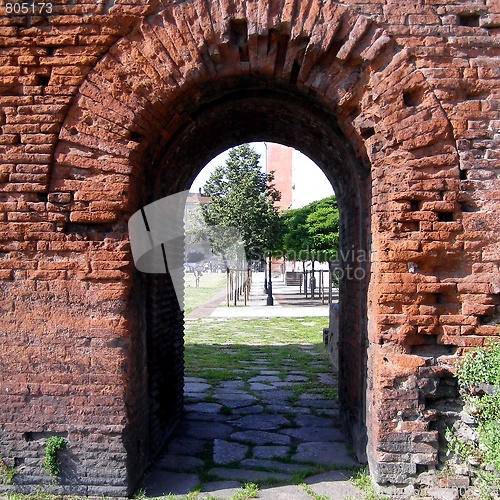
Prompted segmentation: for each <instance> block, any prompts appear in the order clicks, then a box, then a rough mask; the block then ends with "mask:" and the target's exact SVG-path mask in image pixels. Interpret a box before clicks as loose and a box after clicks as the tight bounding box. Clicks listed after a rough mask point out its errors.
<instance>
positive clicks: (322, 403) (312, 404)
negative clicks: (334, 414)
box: [296, 399, 338, 410]
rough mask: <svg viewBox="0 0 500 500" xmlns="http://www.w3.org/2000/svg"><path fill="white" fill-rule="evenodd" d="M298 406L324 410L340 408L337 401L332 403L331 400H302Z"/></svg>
mask: <svg viewBox="0 0 500 500" xmlns="http://www.w3.org/2000/svg"><path fill="white" fill-rule="evenodd" d="M296 406H303V407H305V408H317V409H318V410H320V409H321V410H323V409H325V408H338V403H337V401H332V400H331V399H301V400H300V402H297V403H296Z"/></svg>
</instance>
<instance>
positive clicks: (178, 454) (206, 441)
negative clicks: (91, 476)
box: [142, 350, 362, 500]
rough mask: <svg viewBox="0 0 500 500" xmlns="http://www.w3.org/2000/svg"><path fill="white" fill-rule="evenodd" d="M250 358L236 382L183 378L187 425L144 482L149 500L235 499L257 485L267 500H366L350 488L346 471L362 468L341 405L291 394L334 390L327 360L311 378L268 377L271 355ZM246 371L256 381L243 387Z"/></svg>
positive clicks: (287, 369)
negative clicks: (182, 499)
mask: <svg viewBox="0 0 500 500" xmlns="http://www.w3.org/2000/svg"><path fill="white" fill-rule="evenodd" d="M253 352H254V355H253V357H252V359H249V360H246V362H245V363H243V364H244V366H245V370H240V373H234V379H232V380H225V381H221V382H218V383H210V381H209V380H208V379H206V378H203V377H186V379H185V398H186V405H185V410H186V411H185V418H184V420H183V422H182V423H181V424H180V426H179V428H178V429H177V431H176V433H175V435H174V436H173V438H172V439H171V441H170V443H169V445H168V447H167V448H166V450H165V452H164V454H163V455H162V456H161V458H160V459H159V460H158V461H157V462H156V463H155V465H154V467H153V468H152V469H151V470H150V472H149V473H148V474H147V476H146V478H145V480H144V484H143V486H142V487H143V488H144V489H145V490H146V493H147V497H148V498H152V497H161V496H164V495H167V494H175V495H181V496H182V495H186V494H188V492H190V491H192V490H194V489H196V488H198V487H200V486H201V493H200V495H199V496H198V498H209V497H210V498H231V496H233V495H234V494H235V493H236V492H237V491H238V489H239V488H241V487H242V486H243V485H244V484H245V483H257V484H258V485H259V495H258V498H263V499H273V500H274V499H290V500H291V499H293V500H300V499H310V498H319V497H318V496H319V495H323V496H322V497H321V498H322V499H323V498H332V499H338V500H342V499H347V498H351V499H359V498H362V494H361V492H360V490H358V489H357V488H355V487H354V486H353V485H352V484H351V483H350V482H349V481H348V479H349V477H350V475H351V472H350V471H349V470H348V468H352V467H356V466H359V464H358V462H357V461H356V460H354V459H353V458H352V456H351V454H350V453H349V451H348V449H347V448H346V445H345V442H344V436H343V434H342V431H341V430H340V428H339V422H338V409H337V403H336V401H334V400H332V399H331V398H329V397H328V396H327V395H323V394H318V393H308V392H305V393H300V394H299V393H297V392H296V391H294V389H296V388H297V387H299V386H300V387H303V386H304V384H307V383H309V382H316V383H317V382H318V381H320V382H321V383H323V384H326V387H329V388H330V389H332V390H334V388H335V385H336V380H335V378H334V377H333V376H332V375H330V374H328V373H325V371H324V366H323V369H322V370H319V368H320V365H321V364H322V363H327V362H326V360H325V359H324V358H321V359H320V358H318V359H317V360H313V361H312V365H313V370H310V369H309V370H301V369H297V367H296V366H295V365H294V364H293V363H290V364H283V365H282V366H281V368H280V369H269V367H268V366H267V365H268V359H267V358H266V355H265V354H263V353H259V351H258V350H254V351H253ZM315 365H316V366H317V368H318V372H317V373H316V372H315V371H314V366H315ZM247 370H251V371H252V373H254V374H255V373H257V374H256V375H254V376H252V377H251V378H247V379H245V377H244V376H243V372H245V371H247ZM325 471H326V472H325ZM304 483H305V484H306V486H304ZM315 495H316V496H315ZM190 498H192V497H190Z"/></svg>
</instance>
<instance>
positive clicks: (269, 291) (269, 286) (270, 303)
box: [266, 255, 274, 306]
mask: <svg viewBox="0 0 500 500" xmlns="http://www.w3.org/2000/svg"><path fill="white" fill-rule="evenodd" d="M271 261H272V258H271V255H269V279H268V280H267V303H266V305H267V306H274V299H273V282H272V280H271Z"/></svg>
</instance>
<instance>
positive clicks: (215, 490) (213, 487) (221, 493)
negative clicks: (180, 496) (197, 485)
mask: <svg viewBox="0 0 500 500" xmlns="http://www.w3.org/2000/svg"><path fill="white" fill-rule="evenodd" d="M241 486H242V485H241V483H240V482H238V481H213V482H211V483H207V484H205V485H204V486H203V488H202V489H201V494H200V495H199V496H198V498H199V499H201V498H232V497H233V496H234V495H235V494H236V493H237V491H238V490H239V489H240V488H241Z"/></svg>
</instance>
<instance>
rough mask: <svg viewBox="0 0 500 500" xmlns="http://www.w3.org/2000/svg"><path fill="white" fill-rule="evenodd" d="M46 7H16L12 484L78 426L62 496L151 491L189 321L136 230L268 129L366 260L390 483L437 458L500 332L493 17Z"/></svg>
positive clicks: (358, 427)
mask: <svg viewBox="0 0 500 500" xmlns="http://www.w3.org/2000/svg"><path fill="white" fill-rule="evenodd" d="M51 5H52V9H51V10H52V12H50V13H49V12H48V11H47V9H45V10H44V11H43V12H40V11H36V12H30V13H29V14H27V15H16V14H15V13H14V12H12V13H10V14H8V13H7V11H6V6H5V5H3V6H2V7H0V20H1V25H0V47H1V49H0V60H1V62H2V64H1V67H0V132H1V135H0V147H1V160H2V162H1V164H0V183H1V184H0V191H1V193H0V279H1V282H0V310H1V313H2V325H1V327H0V336H1V340H2V341H1V343H0V360H1V366H0V371H1V375H2V376H1V379H0V456H2V457H4V458H5V459H8V460H11V461H15V464H16V468H17V471H18V476H17V482H18V483H20V484H22V485H24V487H25V488H27V489H29V488H30V487H32V485H36V484H38V483H40V482H49V481H50V478H48V477H47V476H43V474H42V472H41V471H40V468H39V463H40V460H41V457H42V454H43V450H42V448H43V444H44V442H45V439H46V437H47V436H49V435H52V434H60V435H64V436H66V437H67V438H68V441H69V445H68V451H67V453H66V454H65V456H64V457H63V460H64V462H63V478H62V481H61V485H60V488H61V489H62V490H65V489H66V490H71V491H72V492H74V493H78V492H80V493H83V494H93V493H95V494H99V493H106V494H116V495H122V494H125V493H127V492H129V491H130V490H131V488H133V487H134V485H135V484H136V482H137V480H138V478H139V477H140V476H141V474H142V472H143V470H144V468H145V466H146V465H147V463H148V460H149V459H150V458H151V457H152V456H153V455H154V452H155V451H156V450H157V448H158V446H159V445H160V444H161V442H162V440H163V439H164V438H165V436H167V435H168V432H169V430H171V428H172V425H173V423H174V422H175V419H176V417H177V416H178V413H179V410H180V406H181V405H182V315H181V314H180V311H179V310H178V308H176V304H175V298H174V294H173V289H172V287H171V286H170V284H169V280H168V277H158V278H151V280H149V279H146V277H145V276H143V275H141V274H140V273H137V272H135V270H134V267H133V264H132V262H131V255H130V247H129V243H128V233H127V221H128V218H129V217H130V215H131V214H132V213H133V212H134V211H135V210H138V209H139V208H141V207H142V206H144V205H145V204H147V203H149V202H151V201H154V200H155V199H158V198H160V197H162V196H166V195H168V194H171V193H174V192H176V191H181V190H183V189H186V188H187V187H189V185H190V183H191V181H192V179H193V178H194V177H195V175H196V174H197V172H198V171H199V170H200V169H201V168H202V167H203V165H204V164H205V162H206V161H208V160H210V159H211V158H212V157H213V156H214V155H215V154H217V153H218V152H220V151H222V150H223V149H225V148H227V147H229V146H232V145H235V144H238V143H241V142H244V141H250V140H257V139H260V140H269V141H275V142H281V143H283V144H286V145H291V146H295V147H297V148H298V149H301V150H302V151H303V152H304V153H306V154H308V155H309V156H310V157H311V158H312V159H313V160H314V161H316V162H317V163H318V165H319V166H320V167H321V168H322V169H323V170H324V171H325V173H326V175H327V177H328V178H329V179H330V180H331V182H332V184H333V185H334V187H335V189H336V192H337V196H338V199H339V206H340V208H341V214H342V221H341V224H342V232H343V243H342V245H343V250H344V255H346V256H347V257H346V258H345V259H344V265H347V264H349V261H350V260H349V259H351V256H349V255H350V254H349V253H348V251H349V250H353V251H354V252H355V253H354V254H352V255H360V254H363V255H365V257H366V258H363V259H359V261H360V262H358V264H359V266H360V267H362V269H363V270H364V271H365V274H364V275H363V276H364V277H363V278H362V279H354V280H344V281H343V283H342V285H341V304H340V353H339V354H340V356H339V367H340V393H341V399H342V408H343V414H344V416H345V422H346V425H347V427H348V429H349V430H350V433H351V438H352V439H353V442H354V445H355V449H356V451H357V454H358V456H359V457H361V458H364V457H365V456H366V457H367V458H368V460H369V462H370V465H371V470H372V473H373V475H374V477H375V478H376V479H377V480H378V481H379V482H381V483H384V482H386V483H404V482H405V481H407V480H408V477H410V476H412V475H414V474H416V473H417V472H420V471H422V470H425V469H426V468H427V467H428V466H433V465H434V464H436V463H437V460H438V446H439V430H440V428H441V427H442V425H443V418H442V416H443V414H444V413H443V409H444V408H445V407H446V401H447V399H450V398H451V399H453V398H455V397H456V394H455V392H454V391H455V389H454V387H453V385H452V384H450V383H449V376H450V365H451V362H452V360H453V359H454V357H455V356H457V355H459V354H460V353H461V352H462V351H463V350H464V349H466V348H467V347H469V346H473V345H478V344H482V343H483V342H484V340H485V339H486V338H487V337H489V336H493V335H498V326H497V323H498V321H499V311H498V306H499V304H500V279H499V272H498V271H499V269H498V264H499V258H500V249H499V238H498V234H499V231H498V229H499V220H500V217H499V211H500V210H499V206H500V194H499V193H500V182H499V179H498V169H499V167H500V165H499V162H500V158H499V156H500V153H499V146H498V136H499V132H498V128H499V123H500V117H499V109H500V104H499V102H500V97H499V84H498V82H499V78H500V72H499V66H500V65H499V60H500V59H499V57H500V49H499V43H498V33H499V26H500V13H499V12H498V5H497V4H496V3H495V2H493V1H491V2H490V1H488V0H485V1H482V2H479V3H478V2H468V1H465V2H464V1H458V0H457V1H456V2H452V1H449V2H443V1H441V0H435V1H434V0H428V1H426V2H423V3H420V4H417V3H415V2H404V1H403V2H397V3H393V2H391V1H389V0H380V1H377V2H372V1H370V2H366V3H363V2H360V1H354V0H352V1H348V2H341V3H332V2H321V1H320V0H310V1H304V2H294V1H291V0H290V1H289V0H273V1H268V0H266V1H264V0H261V1H241V2H232V1H229V0H227V1H226V0H217V1H215V0H213V1H208V0H186V1H170V0H164V1H147V0H136V1H134V0H130V1H129V2H125V1H118V0H116V1H114V2H113V1H109V2H103V1H96V2H89V3H83V2H80V1H68V0H63V1H59V2H57V3H55V2H54V3H53V4H51ZM31 8H32V7H31V5H30V9H31ZM356 252H357V253H356ZM351 260H352V259H351ZM163 329H164V330H165V335H164V336H162V335H161V332H162V331H163ZM152 352H155V353H160V352H165V353H166V355H167V356H171V358H169V359H170V360H171V363H169V364H168V365H166V364H162V360H161V359H157V358H158V356H156V357H155V356H152V354H151V353H152ZM166 366H168V367H170V368H169V369H167V368H166ZM164 381H166V383H167V387H166V388H165V392H162V391H159V388H161V387H162V383H163V382H164ZM18 487H19V486H18Z"/></svg>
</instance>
